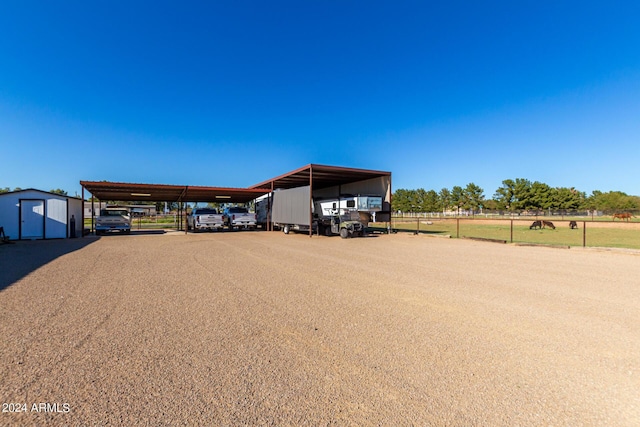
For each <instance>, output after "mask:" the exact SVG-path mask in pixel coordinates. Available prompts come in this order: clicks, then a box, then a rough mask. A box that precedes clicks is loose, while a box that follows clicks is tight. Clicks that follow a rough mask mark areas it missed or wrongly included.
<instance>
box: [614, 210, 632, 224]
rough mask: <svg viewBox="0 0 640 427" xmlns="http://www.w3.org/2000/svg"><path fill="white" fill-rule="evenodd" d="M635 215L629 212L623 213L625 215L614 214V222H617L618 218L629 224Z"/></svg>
mask: <svg viewBox="0 0 640 427" xmlns="http://www.w3.org/2000/svg"><path fill="white" fill-rule="evenodd" d="M632 216H633V215H631V214H630V213H629V212H623V213H614V214H613V221H615V220H616V218H620V219H621V220H623V219H626V220H627V222H629V220H630V219H631V217H632Z"/></svg>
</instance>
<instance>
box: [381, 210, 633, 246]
mask: <svg viewBox="0 0 640 427" xmlns="http://www.w3.org/2000/svg"><path fill="white" fill-rule="evenodd" d="M428 221H430V222H431V224H427V222H428ZM553 222H554V224H555V225H556V229H555V230H553V229H549V228H545V229H542V230H539V229H536V230H530V229H529V226H530V225H531V222H530V221H528V220H527V221H516V220H514V221H513V240H512V234H511V221H510V220H501V221H500V223H498V221H497V220H493V221H484V220H482V219H475V220H473V219H461V220H460V222H459V229H458V224H457V221H456V220H455V219H449V220H437V219H436V220H429V219H424V218H423V219H422V220H421V221H420V224H419V225H418V221H417V220H416V219H406V218H405V219H404V220H396V219H394V220H393V222H392V228H393V229H394V230H398V231H407V232H415V231H419V232H420V233H425V234H436V235H437V234H440V235H450V236H451V237H453V238H455V237H458V236H459V237H461V238H463V237H472V238H481V239H495V240H504V241H506V242H507V243H509V242H512V241H513V242H514V243H534V244H545V245H561V246H582V245H583V236H584V229H583V226H584V225H583V224H584V223H583V221H578V227H579V228H578V229H574V230H572V229H571V228H569V222H568V221H567V220H564V221H558V220H557V219H554V220H553ZM590 225H591V226H590ZM370 226H374V224H370ZM384 227H385V225H384V224H380V225H379V226H378V225H375V227H372V228H379V229H380V228H384ZM418 227H419V228H418ZM586 246H594V247H595V246H597V247H616V248H631V249H640V229H638V228H637V226H633V225H626V224H625V223H619V224H617V225H616V228H599V227H598V226H597V224H596V223H592V222H590V221H587V222H586Z"/></svg>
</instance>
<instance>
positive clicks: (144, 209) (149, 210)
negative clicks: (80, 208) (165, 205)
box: [84, 200, 157, 218]
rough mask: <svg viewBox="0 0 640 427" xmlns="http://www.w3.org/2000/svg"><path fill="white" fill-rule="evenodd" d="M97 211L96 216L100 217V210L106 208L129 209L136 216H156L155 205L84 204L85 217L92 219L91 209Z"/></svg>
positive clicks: (86, 202) (89, 202)
mask: <svg viewBox="0 0 640 427" xmlns="http://www.w3.org/2000/svg"><path fill="white" fill-rule="evenodd" d="M92 206H93V209H95V216H98V215H100V209H105V208H115V207H118V208H127V209H129V211H130V212H131V213H132V214H133V215H134V216H154V215H156V213H157V211H156V206H155V205H127V204H113V203H106V202H91V201H86V200H85V202H84V217H85V218H91V209H92Z"/></svg>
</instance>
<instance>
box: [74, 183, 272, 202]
mask: <svg viewBox="0 0 640 427" xmlns="http://www.w3.org/2000/svg"><path fill="white" fill-rule="evenodd" d="M80 184H81V185H82V186H83V187H84V188H85V189H86V190H87V191H89V192H90V193H91V194H92V195H93V196H95V197H97V198H98V199H100V200H118V201H142V200H149V201H158V202H229V203H245V202H248V201H250V200H253V199H255V198H257V197H260V196H262V195H263V194H265V193H267V192H268V191H267V190H264V189H247V188H228V187H203V186H195V185H166V184H136V183H124V182H108V181H80Z"/></svg>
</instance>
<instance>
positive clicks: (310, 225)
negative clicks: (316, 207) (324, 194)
mask: <svg viewBox="0 0 640 427" xmlns="http://www.w3.org/2000/svg"><path fill="white" fill-rule="evenodd" d="M312 206H313V166H311V165H309V237H311V236H313V209H312V208H311V207H312Z"/></svg>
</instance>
